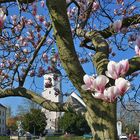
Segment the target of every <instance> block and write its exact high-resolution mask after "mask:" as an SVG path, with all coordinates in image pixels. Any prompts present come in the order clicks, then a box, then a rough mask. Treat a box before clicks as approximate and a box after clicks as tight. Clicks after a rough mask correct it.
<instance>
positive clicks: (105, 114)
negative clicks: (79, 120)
mask: <svg viewBox="0 0 140 140" xmlns="http://www.w3.org/2000/svg"><path fill="white" fill-rule="evenodd" d="M85 118H86V120H87V122H88V124H89V126H90V128H91V132H92V135H93V139H92V140H118V138H117V128H116V122H117V119H116V103H105V102H103V101H100V100H97V101H95V102H94V104H89V105H88V106H87V112H86V114H85Z"/></svg>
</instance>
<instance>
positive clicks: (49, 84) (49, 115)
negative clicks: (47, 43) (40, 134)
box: [42, 48, 63, 134]
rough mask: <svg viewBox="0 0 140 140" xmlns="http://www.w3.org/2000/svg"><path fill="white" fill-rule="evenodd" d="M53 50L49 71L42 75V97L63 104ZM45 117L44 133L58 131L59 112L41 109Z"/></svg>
mask: <svg viewBox="0 0 140 140" xmlns="http://www.w3.org/2000/svg"><path fill="white" fill-rule="evenodd" d="M56 61H57V60H56V57H55V49H54V48H53V49H52V52H51V71H50V72H48V73H47V74H45V75H44V91H43V93H42V96H43V97H44V98H46V99H47V100H50V101H52V102H61V103H62V102H63V96H62V94H61V72H60V71H59V70H58V69H57V68H56V63H57V62H56ZM42 111H43V112H44V113H45V115H46V119H47V120H46V121H47V125H46V131H47V132H48V134H52V133H54V132H56V131H58V130H59V128H58V119H59V117H61V114H62V113H61V112H54V111H49V110H46V109H44V108H43V109H42Z"/></svg>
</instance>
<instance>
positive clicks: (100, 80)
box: [93, 75, 109, 93]
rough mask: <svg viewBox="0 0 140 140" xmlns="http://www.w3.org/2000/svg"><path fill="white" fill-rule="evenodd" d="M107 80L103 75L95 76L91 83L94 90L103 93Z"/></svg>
mask: <svg viewBox="0 0 140 140" xmlns="http://www.w3.org/2000/svg"><path fill="white" fill-rule="evenodd" d="M108 82H109V79H108V78H107V77H106V76H104V75H99V76H97V77H96V79H95V80H94V83H93V87H94V89H95V91H97V92H100V93H103V92H104V90H105V86H106V84H107V83H108Z"/></svg>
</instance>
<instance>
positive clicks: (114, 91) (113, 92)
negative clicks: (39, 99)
mask: <svg viewBox="0 0 140 140" xmlns="http://www.w3.org/2000/svg"><path fill="white" fill-rule="evenodd" d="M119 92H120V91H119V90H118V88H117V87H116V86H112V87H109V88H107V89H105V90H104V96H105V100H106V101H108V102H114V101H115V100H116V98H117V97H118V96H119Z"/></svg>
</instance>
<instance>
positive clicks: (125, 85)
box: [115, 78, 130, 95]
mask: <svg viewBox="0 0 140 140" xmlns="http://www.w3.org/2000/svg"><path fill="white" fill-rule="evenodd" d="M115 85H116V87H117V88H118V89H119V90H120V95H124V93H125V92H126V91H127V90H128V89H129V88H130V82H129V81H128V80H125V79H124V78H118V79H116V80H115Z"/></svg>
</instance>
